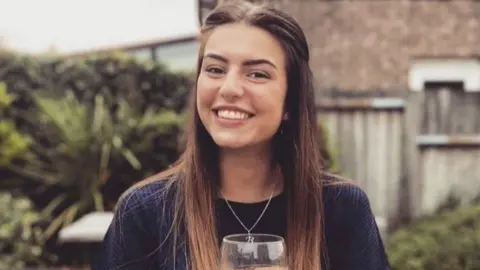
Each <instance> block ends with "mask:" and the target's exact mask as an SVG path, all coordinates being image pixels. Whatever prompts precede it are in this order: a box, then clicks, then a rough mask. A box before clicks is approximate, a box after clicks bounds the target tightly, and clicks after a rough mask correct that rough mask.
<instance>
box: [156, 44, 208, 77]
mask: <svg viewBox="0 0 480 270" xmlns="http://www.w3.org/2000/svg"><path fill="white" fill-rule="evenodd" d="M198 49H199V44H198V42H197V41H196V40H193V41H185V42H179V43H171V44H165V45H160V46H159V47H157V48H156V49H155V55H156V58H157V59H156V60H157V61H160V62H163V63H165V64H166V65H167V66H168V67H169V68H171V69H172V70H183V71H191V70H194V69H195V65H196V61H197V53H198Z"/></svg>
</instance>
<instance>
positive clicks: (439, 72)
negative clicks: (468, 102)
mask: <svg viewBox="0 0 480 270" xmlns="http://www.w3.org/2000/svg"><path fill="white" fill-rule="evenodd" d="M435 83H437V84H438V83H441V84H445V83H450V84H455V85H456V86H457V87H458V86H459V85H462V86H463V89H464V90H465V91H467V92H468V91H472V92H473V91H479V92H480V61H479V60H478V59H456V58H451V59H416V60H414V61H413V63H412V65H411V67H410V73H409V87H410V89H411V90H412V91H422V90H424V89H425V88H426V87H429V88H431V86H432V85H433V86H434V85H435ZM455 88H456V87H455Z"/></svg>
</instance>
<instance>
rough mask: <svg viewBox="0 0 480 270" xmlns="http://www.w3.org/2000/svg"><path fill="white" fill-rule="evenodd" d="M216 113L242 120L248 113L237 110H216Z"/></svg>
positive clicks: (223, 116)
mask: <svg viewBox="0 0 480 270" xmlns="http://www.w3.org/2000/svg"><path fill="white" fill-rule="evenodd" d="M217 114H218V116H220V117H221V118H226V119H234V120H243V119H247V118H248V114H246V113H244V112H238V111H229V110H218V112H217Z"/></svg>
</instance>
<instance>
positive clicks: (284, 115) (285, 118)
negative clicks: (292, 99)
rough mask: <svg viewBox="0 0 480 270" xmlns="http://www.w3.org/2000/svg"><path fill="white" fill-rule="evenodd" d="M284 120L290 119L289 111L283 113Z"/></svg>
mask: <svg viewBox="0 0 480 270" xmlns="http://www.w3.org/2000/svg"><path fill="white" fill-rule="evenodd" d="M283 120H288V112H286V113H284V114H283Z"/></svg>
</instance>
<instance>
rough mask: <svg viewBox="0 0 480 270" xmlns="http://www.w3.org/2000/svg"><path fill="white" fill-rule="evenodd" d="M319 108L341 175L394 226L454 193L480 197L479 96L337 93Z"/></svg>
mask: <svg viewBox="0 0 480 270" xmlns="http://www.w3.org/2000/svg"><path fill="white" fill-rule="evenodd" d="M318 111H319V114H318V118H319V121H321V122H323V123H324V124H325V125H326V127H327V129H328V133H329V139H330V141H331V143H332V149H333V150H334V151H335V152H336V154H337V158H338V160H339V163H340V166H341V174H342V175H344V176H346V177H348V178H351V179H353V180H355V181H356V182H357V183H358V184H359V185H360V186H361V187H362V188H363V189H364V190H365V192H366V193H367V195H368V196H369V199H370V203H371V207H372V210H373V212H374V214H375V215H376V216H377V217H379V218H383V219H385V220H387V223H389V224H394V223H396V221H397V219H399V218H405V217H413V218H415V217H420V216H424V215H428V214H431V213H433V212H434V211H436V210H437V209H438V207H440V205H442V204H443V203H445V202H446V200H447V199H448V198H449V196H453V197H455V198H457V199H460V200H461V201H462V202H469V201H471V199H472V198H474V197H475V196H478V195H479V194H480V93H466V92H464V91H459V90H451V89H435V90H428V91H424V92H406V93H405V94H403V96H397V97H372V96H370V97H363V98H361V97H352V95H347V94H345V95H338V94H337V95H335V96H334V97H332V96H325V97H322V98H320V100H319V102H318Z"/></svg>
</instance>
